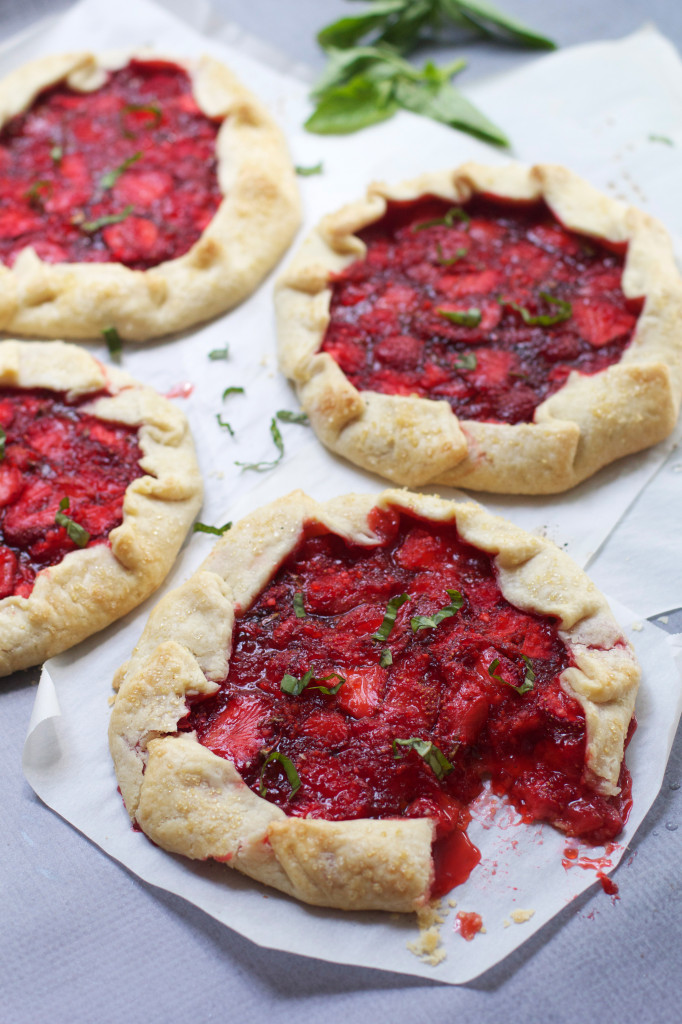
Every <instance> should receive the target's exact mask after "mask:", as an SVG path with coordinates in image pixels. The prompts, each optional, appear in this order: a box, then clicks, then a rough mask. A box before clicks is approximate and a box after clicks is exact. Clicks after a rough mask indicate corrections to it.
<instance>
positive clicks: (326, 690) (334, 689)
mask: <svg viewBox="0 0 682 1024" xmlns="http://www.w3.org/2000/svg"><path fill="white" fill-rule="evenodd" d="M321 678H322V679H338V683H336V685H335V686H310V687H309V689H310V690H319V691H320V693H323V694H324V695H325V697H333V696H334V695H335V694H337V693H338V692H339V690H340V689H341V687H342V686H343V684H344V683H345V681H346V680H345V679H344V678H343V676H340V675H339V673H338V672H330V673H329V675H328V676H322V677H321Z"/></svg>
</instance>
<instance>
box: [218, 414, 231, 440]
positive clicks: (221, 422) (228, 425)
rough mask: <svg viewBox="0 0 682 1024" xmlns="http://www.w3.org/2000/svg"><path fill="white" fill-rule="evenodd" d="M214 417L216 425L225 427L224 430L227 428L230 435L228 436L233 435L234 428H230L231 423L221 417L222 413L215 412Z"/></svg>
mask: <svg viewBox="0 0 682 1024" xmlns="http://www.w3.org/2000/svg"><path fill="white" fill-rule="evenodd" d="M215 418H216V419H217V421H218V425H219V426H221V427H225V430H227V432H228V434H229V435H230V437H234V430H233V429H232V424H231V423H228V421H227V420H224V419H223V415H222V413H220V412H217V413H216V414H215Z"/></svg>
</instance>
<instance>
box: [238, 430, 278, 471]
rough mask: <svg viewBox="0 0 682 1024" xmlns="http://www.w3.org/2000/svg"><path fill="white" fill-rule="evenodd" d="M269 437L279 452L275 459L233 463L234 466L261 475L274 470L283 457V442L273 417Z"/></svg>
mask: <svg viewBox="0 0 682 1024" xmlns="http://www.w3.org/2000/svg"><path fill="white" fill-rule="evenodd" d="M270 436H271V437H272V440H273V442H274V444H275V447H276V448H277V451H278V452H279V455H278V456H277V458H276V459H272V461H271V462H235V466H241V468H242V469H255V470H256V472H257V473H262V472H263V471H264V470H266V469H274V468H275V466H276V465H277V464H278V463H279V462H281V460H282V458H283V456H284V441H283V440H282V435H281V434H280V431H279V427H278V426H277V420H276V419H275V417H274V416H273V417H272V419H271V420H270Z"/></svg>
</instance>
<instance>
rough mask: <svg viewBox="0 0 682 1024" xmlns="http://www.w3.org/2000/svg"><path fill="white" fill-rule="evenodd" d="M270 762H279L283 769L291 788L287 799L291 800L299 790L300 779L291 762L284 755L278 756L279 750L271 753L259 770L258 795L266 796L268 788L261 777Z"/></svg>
mask: <svg viewBox="0 0 682 1024" xmlns="http://www.w3.org/2000/svg"><path fill="white" fill-rule="evenodd" d="M263 753H264V751H263ZM272 761H279V763H280V764H281V765H282V767H283V768H284V771H285V772H286V775H287V781H288V783H289V785H290V786H291V792H290V793H289V799H290V800H293V798H294V797H295V796H296V794H297V793H298V791H299V789H300V788H301V779H300V777H299V774H298V772H297V771H296V768H295V767H294V764H293V761H290V760H289V758H288V757H287V756H286V754H280V752H279V750H273V751H271V752H270V753H269V754H268V756H267V757H266V758H265V761H264V762H263V767H262V768H261V770H260V786H259V792H260V795H261V796H262V797H265V796H266V795H267V792H268V787H267V786H266V785H265V779H264V778H263V776H264V775H265V769H266V768H267V766H268V765H269V764H270V763H271V762H272Z"/></svg>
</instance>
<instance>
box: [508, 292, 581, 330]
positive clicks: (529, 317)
mask: <svg viewBox="0 0 682 1024" xmlns="http://www.w3.org/2000/svg"><path fill="white" fill-rule="evenodd" d="M539 295H540V298H541V299H544V300H545V302H548V303H549V304H550V305H551V306H556V307H557V312H556V313H540V314H534V313H531V312H530V311H529V310H528V309H526V307H525V306H519V305H518V303H516V302H512V301H511V300H509V299H498V301H499V302H500V303H501V304H502V305H503V306H510V307H511V308H512V309H514V310H516V312H517V313H520V314H521V317H522V319H523V322H524V324H528V326H529V327H552V326H553V325H554V324H561V323H563V322H564V320H568V319H570V317H571V316H572V314H573V306H572V305H571V303H570V302H566V300H565V299H557V298H555V297H554V296H553V295H550V293H549V292H540V293H539Z"/></svg>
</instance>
